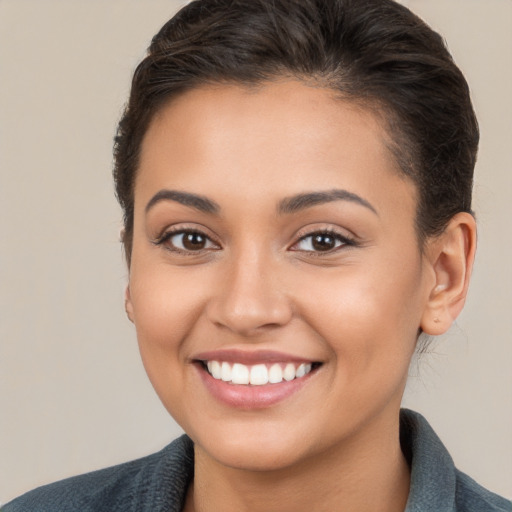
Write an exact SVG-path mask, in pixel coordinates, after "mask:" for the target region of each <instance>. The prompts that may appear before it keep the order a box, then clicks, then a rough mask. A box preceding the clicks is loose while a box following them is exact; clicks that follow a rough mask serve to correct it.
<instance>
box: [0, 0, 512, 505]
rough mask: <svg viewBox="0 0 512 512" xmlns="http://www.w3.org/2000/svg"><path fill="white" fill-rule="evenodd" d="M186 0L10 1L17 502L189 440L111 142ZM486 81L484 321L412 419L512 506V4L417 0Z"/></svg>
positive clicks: (0, 441) (446, 351)
mask: <svg viewBox="0 0 512 512" xmlns="http://www.w3.org/2000/svg"><path fill="white" fill-rule="evenodd" d="M183 3H184V2H173V1H171V0H167V1H163V0H139V1H136V0H107V1H105V0H88V1H87V2H82V1H78V0H76V1H74V0H0V109H1V110H0V244H1V245H0V502H2V503H5V502H6V501H8V500H9V499H11V498H13V497H14V496H16V495H18V494H20V493H22V492H24V491H27V490H29V489H30V488H33V487H35V486H37V485H41V484H43V483H47V482H51V481H54V480H56V479H60V478H64V477H66V476H70V475H74V474H78V473H82V472H85V471H90V470H93V469H97V468H100V467H105V466H108V465H112V464H115V463H118V462H122V461H125V460H129V459H133V458H135V457H139V456H142V455H145V454H147V453H150V452H152V451H155V450H157V449H159V448H161V447H162V446H164V445H165V444H167V443H168V442H169V441H170V440H171V439H172V438H173V437H175V436H177V435H178V434H179V433H180V429H179V427H177V426H176V424H175V423H174V422H173V421H172V419H171V418H170V417H169V416H168V414H167V412H166V411H165V410H164V408H163V406H162V405H161V404H160V402H159V401H158V398H157V397H156V394H155V393H154V392H153V390H152V388H151V386H150V384H149V381H148V380H147V378H146V376H145V373H144V370H143V367H142V364H141V362H140V360H139V355H138V349H137V345H136V339H135V333H134V329H133V327H132V325H131V324H130V323H129V322H128V320H127V319H126V318H125V314H124V307H123V290H124V286H125V284H126V274H127V273H126V269H125V266H124V262H123V259H122V252H121V247H120V244H119V242H118V235H119V228H120V218H121V213H120V209H119V207H118V206H117V203H116V202H115V199H114V195H113V186H112V184H111V167H112V156H111V146H112V138H113V135H114V131H115V126H116V123H117V121H118V119H119V116H120V113H121V110H122V106H123V104H124V102H125V100H126V98H127V94H128V87H129V82H130V79H131V73H132V71H133V69H134V67H135V65H136V63H137V62H138V61H139V60H140V59H141V58H142V57H143V55H144V52H145V48H146V47H147V45H148V43H149V41H150V38H151V37H152V35H153V34H154V33H155V32H156V31H157V30H158V29H159V28H160V26H161V25H162V24H163V23H164V22H165V21H166V20H167V19H168V18H169V17H170V16H171V15H172V13H173V12H174V11H175V10H176V8H177V7H178V6H180V5H181V4H183ZM403 3H405V4H407V5H408V6H409V7H410V8H411V9H412V10H413V11H415V12H416V13H418V14H419V15H420V16H422V17H423V18H424V19H425V20H426V21H427V22H428V23H429V24H431V26H432V27H433V28H435V29H437V30H438V31H440V32H441V33H442V34H443V36H444V37H445V38H446V40H447V42H448V46H449V48H450V49H451V51H452V53H453V55H454V57H455V60H456V62H457V63H458V64H459V66H460V67H461V68H462V70H463V71H464V72H465V74H466V77H467V79H468V81H469V83H470V86H471V89H472V94H473V98H474V104H475V108H476V111H477V115H478V117H479V121H480V125H481V132H482V142H481V150H480V156H479V161H478V166H477V170H476V181H475V203H474V208H475V210H476V212H477V216H478V224H479V249H478V255H477V261H476V267H475V272H474V277H473V283H472V286H471V290H470V295H469V299H468V302H467V305H466V309H465V311H464V313H463V314H462V316H461V317H460V319H459V321H458V322H457V325H456V326H454V328H453V329H452V331H451V332H450V333H449V334H448V335H446V336H444V337H442V338H441V339H439V340H438V341H437V342H436V344H435V345H434V346H433V348H432V350H433V353H432V354H430V355H427V356H424V357H423V358H422V359H421V360H420V361H418V362H416V363H414V364H413V365H412V366H411V378H410V383H409V386H408V390H407V392H406V397H405V400H404V403H405V405H407V406H408V407H410V408H413V409H415V410H418V411H420V412H422V413H423V414H424V415H425V416H426V417H427V418H428V419H429V421H430V422H431V424H432V425H433V427H434V428H435V429H436V431H437V432H438V434H439V435H440V437H441V438H442V439H443V441H444V442H445V444H446V445H447V446H448V449H449V450H450V452H451V454H452V456H453V458H454V459H455V461H456V463H457V465H458V467H459V468H460V469H462V470H463V471H465V472H467V473H469V474H470V475H471V476H473V477H474V478H475V479H476V480H477V481H479V482H480V483H481V484H483V485H484V486H486V487H489V488H490V489H491V490H493V491H495V492H498V493H500V494H503V495H505V496H507V497H508V498H512V372H511V368H512V336H511V332H512V325H511V316H512V315H511V314H510V309H511V306H512V291H511V290H512V279H511V275H512V271H511V267H512V265H511V262H512V229H511V226H510V224H511V220H512V208H511V192H512V177H511V176H512V151H511V145H512V138H511V136H512V100H511V97H512V95H511V91H512V71H511V62H512V2H511V1H510V0H410V1H406V0H404V2H403Z"/></svg>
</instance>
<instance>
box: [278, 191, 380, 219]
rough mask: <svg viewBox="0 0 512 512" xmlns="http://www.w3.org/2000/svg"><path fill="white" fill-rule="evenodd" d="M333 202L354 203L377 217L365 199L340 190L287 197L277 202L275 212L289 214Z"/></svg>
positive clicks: (374, 210)
mask: <svg viewBox="0 0 512 512" xmlns="http://www.w3.org/2000/svg"><path fill="white" fill-rule="evenodd" d="M333 201H349V202H351V203H356V204H359V205H361V206H364V207H365V208H368V209H369V210H370V211H372V212H373V213H375V215H377V216H378V215H379V214H378V213H377V210H376V209H375V208H374V207H373V206H372V205H371V204H370V203H369V202H368V201H367V200H366V199H363V198H362V197H360V196H358V195H357V194H354V193H353V192H349V191H348V190H342V189H333V190H326V191H321V192H309V193H304V194H297V195H295V196H291V197H287V198H285V199H283V200H282V201H280V202H279V205H278V208H277V211H278V212H279V214H281V215H284V214H290V213H295V212H298V211H300V210H304V209H306V208H311V207H312V206H317V205H319V204H323V203H331V202H333Z"/></svg>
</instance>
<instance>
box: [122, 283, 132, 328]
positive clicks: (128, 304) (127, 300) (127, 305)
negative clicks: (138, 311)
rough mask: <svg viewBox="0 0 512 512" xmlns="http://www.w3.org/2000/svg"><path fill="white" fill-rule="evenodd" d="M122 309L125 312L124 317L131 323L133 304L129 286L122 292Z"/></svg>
mask: <svg viewBox="0 0 512 512" xmlns="http://www.w3.org/2000/svg"><path fill="white" fill-rule="evenodd" d="M124 309H125V311H126V316H127V317H128V319H129V320H130V322H132V323H133V304H132V298H131V294H130V285H127V286H126V288H125V290H124Z"/></svg>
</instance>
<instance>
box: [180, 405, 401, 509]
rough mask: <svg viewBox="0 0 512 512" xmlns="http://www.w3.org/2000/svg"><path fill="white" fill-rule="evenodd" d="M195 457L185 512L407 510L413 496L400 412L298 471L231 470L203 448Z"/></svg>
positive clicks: (302, 464)
mask: <svg viewBox="0 0 512 512" xmlns="http://www.w3.org/2000/svg"><path fill="white" fill-rule="evenodd" d="M195 455H196V463H195V476H194V482H193V484H192V485H191V486H190V489H189V492H188V496H187V504H186V507H185V512H213V511H216V510H223V511H224V512H232V511H233V512H234V511H237V512H240V511H243V512H253V511H261V510H265V511H266V512H292V511H293V512H301V511H308V512H309V511H311V510H315V511H318V512H324V511H325V512H327V511H332V510H343V511H345V512H370V511H371V512H376V511H378V512H403V511H404V509H405V506H406V502H407V496H408V493H409V481H410V475H409V468H408V465H407V463H406V461H405V459H404V457H403V455H402V452H401V449H400V441H399V422H398V414H396V418H395V421H392V422H391V423H390V422H389V421H388V422H387V424H386V422H385V424H384V425H383V424H382V423H381V422H379V425H372V426H370V427H368V428H366V429H363V431H359V432H358V433H357V435H355V436H353V437H352V438H351V439H348V440H344V441H343V443H341V444H340V445H339V446H337V447H335V449H331V450H329V453H321V454H317V455H315V456H314V457H311V458H309V459H308V460H305V461H300V462H299V463H297V464H295V465H294V466H292V467H286V468H282V469H277V470H272V471H248V470H243V469H238V468H231V467H226V466H224V465H222V464H220V463H219V462H217V461H215V460H213V459H212V458H210V457H209V456H208V455H207V454H206V453H204V452H203V451H202V450H201V448H200V447H196V454H195Z"/></svg>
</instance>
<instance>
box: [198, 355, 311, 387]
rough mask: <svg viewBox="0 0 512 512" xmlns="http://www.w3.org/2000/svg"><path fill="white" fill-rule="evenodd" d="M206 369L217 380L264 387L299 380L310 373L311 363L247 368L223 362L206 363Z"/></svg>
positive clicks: (277, 364)
mask: <svg viewBox="0 0 512 512" xmlns="http://www.w3.org/2000/svg"><path fill="white" fill-rule="evenodd" d="M206 367H207V368H208V372H209V373H210V375H211V376H212V377H213V378H214V379H217V380H223V381H224V382H230V383H231V384H238V385H240V384H242V385H248V384H251V385H252V386H264V385H265V384H279V383H280V382H283V380H285V381H292V380H294V379H300V378H301V377H304V376H305V375H307V374H308V373H309V372H310V371H311V363H301V364H299V365H298V366H297V367H296V365H295V364H293V363H287V364H286V365H284V368H283V363H274V364H273V365H272V366H270V367H269V366H267V365H266V364H263V363H260V364H255V365H253V366H247V365H245V364H242V363H233V365H231V364H230V363H228V362H226V361H223V362H222V363H221V362H219V361H207V362H206Z"/></svg>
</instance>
